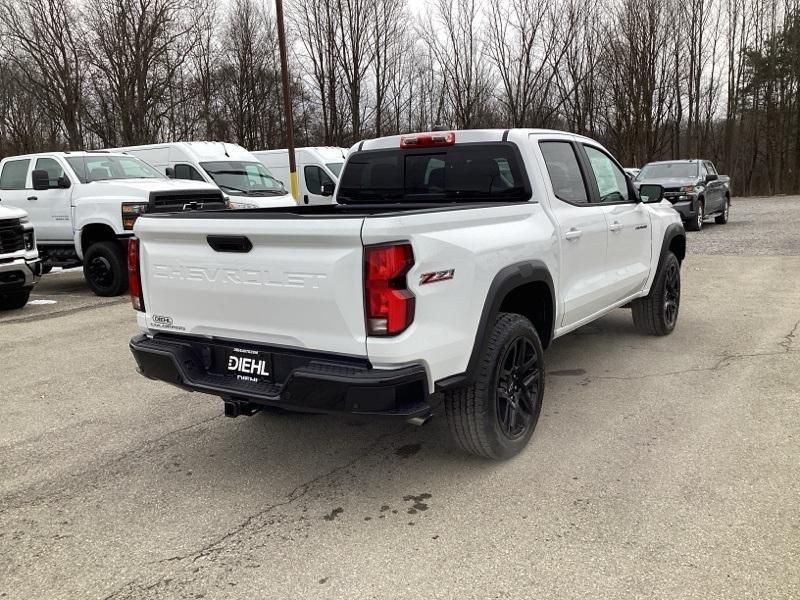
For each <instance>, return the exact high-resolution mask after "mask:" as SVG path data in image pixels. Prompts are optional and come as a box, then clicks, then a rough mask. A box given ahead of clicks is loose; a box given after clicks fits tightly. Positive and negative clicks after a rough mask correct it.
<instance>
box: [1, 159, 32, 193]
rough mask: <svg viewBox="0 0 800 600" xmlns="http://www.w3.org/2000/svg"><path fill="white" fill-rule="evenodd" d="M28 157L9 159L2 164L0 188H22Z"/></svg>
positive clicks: (28, 161) (26, 175) (23, 186)
mask: <svg viewBox="0 0 800 600" xmlns="http://www.w3.org/2000/svg"><path fill="white" fill-rule="evenodd" d="M30 164H31V161H30V159H27V158H26V159H23V160H10V161H8V162H7V163H6V164H4V165H3V172H2V173H0V190H24V189H25V179H26V178H27V177H28V165H30Z"/></svg>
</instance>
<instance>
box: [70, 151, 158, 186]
mask: <svg viewBox="0 0 800 600" xmlns="http://www.w3.org/2000/svg"><path fill="white" fill-rule="evenodd" d="M67 162H68V163H69V166H70V167H72V170H73V171H75V175H76V176H77V177H78V180H79V181H80V182H81V183H90V182H92V181H107V180H110V179H163V178H164V175H162V174H161V173H159V172H158V171H156V170H155V168H153V167H151V166H150V165H148V164H147V163H146V162H144V161H141V160H139V159H138V158H134V157H133V156H104V155H102V154H98V155H96V156H94V155H92V156H70V157H69V158H67Z"/></svg>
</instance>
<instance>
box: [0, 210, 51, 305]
mask: <svg viewBox="0 0 800 600" xmlns="http://www.w3.org/2000/svg"><path fill="white" fill-rule="evenodd" d="M41 273H42V264H41V262H40V261H39V252H38V250H37V249H36V236H35V234H34V232H33V225H31V222H30V219H28V215H27V213H26V212H25V211H24V210H21V209H19V208H13V207H11V206H3V205H2V204H0V310H11V309H15V308H22V307H23V306H25V305H26V304H27V303H28V298H29V297H30V295H31V290H33V286H34V285H36V282H37V280H38V279H39V275H41Z"/></svg>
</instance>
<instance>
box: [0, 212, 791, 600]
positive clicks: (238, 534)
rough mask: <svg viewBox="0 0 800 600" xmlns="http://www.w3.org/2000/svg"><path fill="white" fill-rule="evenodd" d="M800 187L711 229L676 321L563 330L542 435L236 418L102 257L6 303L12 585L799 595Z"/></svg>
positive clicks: (3, 531) (50, 592)
mask: <svg viewBox="0 0 800 600" xmlns="http://www.w3.org/2000/svg"><path fill="white" fill-rule="evenodd" d="M798 231H800V198H796V197H795V198H761V199H746V200H743V199H734V205H733V210H732V212H731V222H730V223H729V224H728V225H724V226H719V225H714V224H713V223H709V224H708V225H707V227H706V228H705V229H704V231H701V232H699V233H696V234H695V233H690V234H689V244H688V246H689V255H688V256H687V259H686V261H685V262H684V266H683V270H682V276H683V291H682V304H681V309H680V316H679V322H678V327H677V329H676V331H675V332H674V333H673V334H672V335H670V336H668V337H665V338H653V337H647V336H642V335H639V334H637V333H636V332H635V331H634V329H633V324H632V321H631V317H630V312H629V311H627V310H622V309H620V310H617V311H614V312H613V313H612V314H610V315H608V316H607V317H605V318H603V319H601V320H600V321H598V322H596V323H595V324H592V325H589V326H587V327H585V328H583V329H580V330H578V331H577V332H575V333H573V334H571V335H568V336H566V337H564V338H563V339H560V340H558V341H557V342H555V344H554V345H553V347H552V348H551V349H550V350H549V351H548V352H547V353H546V357H545V358H546V366H547V391H546V395H545V406H544V409H543V412H542V416H541V419H540V421H539V426H538V428H537V430H536V432H535V434H534V436H533V438H532V440H531V443H530V445H529V446H528V448H527V449H526V450H525V451H524V452H523V453H522V454H521V455H519V456H518V457H516V458H514V459H513V460H510V461H507V462H502V463H494V462H488V461H485V460H480V459H477V458H474V457H470V456H467V455H465V454H462V453H461V452H459V451H458V450H457V449H456V448H455V447H454V446H453V444H452V443H451V442H450V440H449V439H448V435H447V429H446V424H445V423H444V421H443V419H442V418H441V417H440V416H437V417H434V419H432V420H431V421H430V422H429V424H428V425H426V426H424V427H421V428H420V427H414V426H411V425H406V424H403V423H399V422H395V421H384V420H371V419H364V418H355V417H328V416H304V415H287V414H284V415H279V414H257V415H255V416H254V417H250V418H245V417H240V418H238V419H227V418H225V417H224V416H223V415H222V403H221V401H220V400H219V399H217V398H214V397H211V396H206V395H202V394H191V393H186V392H183V391H181V390H179V389H177V388H174V387H171V386H169V385H166V384H163V383H159V382H153V381H149V380H146V379H144V378H142V377H141V376H139V375H138V374H137V373H136V372H135V368H134V361H133V359H132V357H131V355H130V353H129V351H128V347H127V342H128V339H129V338H130V337H131V336H132V335H133V334H135V333H136V324H135V318H134V313H133V311H132V309H131V307H130V305H129V303H128V302H127V299H126V298H117V299H98V298H95V297H94V296H92V295H91V294H90V292H88V290H87V289H86V288H85V284H83V280H82V275H81V273H80V271H70V272H64V273H60V274H51V275H49V276H46V277H45V278H43V280H42V282H41V284H40V285H39V287H38V288H37V290H36V294H35V295H34V296H33V297H32V298H33V299H34V300H42V301H46V302H39V303H36V304H33V305H29V306H28V307H26V308H25V309H22V310H20V311H13V312H9V313H4V314H3V315H2V316H0V372H2V387H0V408H1V409H2V411H3V416H2V419H0V598H2V599H3V600H6V599H12V598H13V599H15V600H16V599H20V600H31V599H38V598H42V599H47V600H55V599H61V598H64V599H76V598H77V599H83V598H98V599H106V598H108V599H112V598H113V599H120V600H121V599H151V598H226V599H227V598H232V599H239V598H241V599H255V598H259V599H260V598H269V599H273V598H275V599H282V598H287V599H289V598H291V599H295V598H321V599H322V598H346V599H361V598H364V599H366V598H376V599H386V598H398V599H414V600H420V599H428V598H457V599H466V598H476V599H477V598H480V599H489V598H504V599H507V598H514V599H517V598H519V599H527V598H565V599H567V598H569V599H575V598H598V599H600V598H602V599H604V600H608V599H615V598H620V599H622V598H625V599H629V598H648V599H650V598H664V599H670V600H675V599H693V598H697V599H704V600H705V599H709V598H725V599H730V598H753V599H763V598H786V599H790V598H798V597H800V503H798V498H800V460H798V458H800V416H799V415H800V243H799V242H798V240H800V233H798Z"/></svg>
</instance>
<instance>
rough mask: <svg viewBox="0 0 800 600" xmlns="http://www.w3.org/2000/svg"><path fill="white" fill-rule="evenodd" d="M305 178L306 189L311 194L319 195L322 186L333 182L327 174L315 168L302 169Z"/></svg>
mask: <svg viewBox="0 0 800 600" xmlns="http://www.w3.org/2000/svg"><path fill="white" fill-rule="evenodd" d="M303 176H304V177H305V178H306V188H307V189H308V191H309V192H310V193H311V194H321V193H322V184H324V183H327V182H329V181H330V182H333V180H332V179H331V178H330V177H328V174H327V173H326V172H325V171H323V170H322V169H320V168H319V167H317V166H307V167H305V168H304V169H303Z"/></svg>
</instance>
